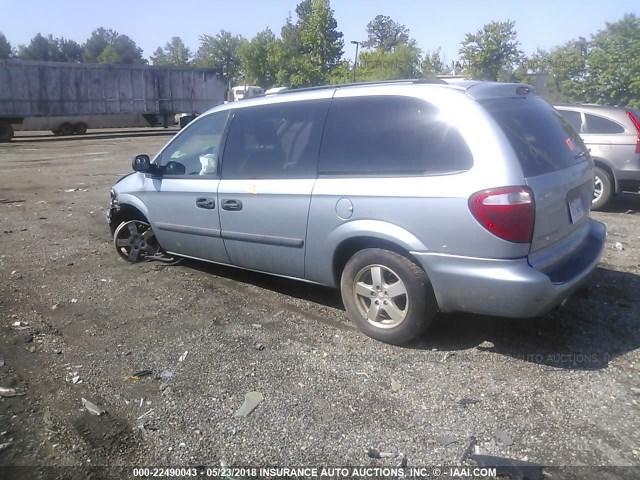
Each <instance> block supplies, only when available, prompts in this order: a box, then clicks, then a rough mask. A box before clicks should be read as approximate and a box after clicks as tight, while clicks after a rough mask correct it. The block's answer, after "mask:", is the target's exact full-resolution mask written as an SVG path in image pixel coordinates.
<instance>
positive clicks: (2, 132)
mask: <svg viewBox="0 0 640 480" xmlns="http://www.w3.org/2000/svg"><path fill="white" fill-rule="evenodd" d="M12 138H13V126H12V125H11V123H9V122H5V121H4V120H3V121H0V143H3V142H10V141H11V139H12Z"/></svg>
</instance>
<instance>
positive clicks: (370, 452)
mask: <svg viewBox="0 0 640 480" xmlns="http://www.w3.org/2000/svg"><path fill="white" fill-rule="evenodd" d="M367 455H368V456H369V458H396V457H397V456H398V452H381V451H380V450H378V449H376V448H373V447H369V450H367Z"/></svg>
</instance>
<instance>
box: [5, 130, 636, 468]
mask: <svg viewBox="0 0 640 480" xmlns="http://www.w3.org/2000/svg"><path fill="white" fill-rule="evenodd" d="M174 133H175V130H163V129H148V130H145V131H143V132H142V131H116V132H114V131H102V132H97V133H90V134H89V135H86V136H84V137H81V138H78V137H75V138H74V137H71V138H60V137H53V136H51V135H50V134H44V133H42V134H33V133H31V134H29V135H27V132H23V133H22V134H18V136H17V137H16V138H15V139H14V141H12V142H11V143H9V144H0V169H1V171H2V174H1V176H0V240H1V243H0V245H1V247H0V279H1V281H0V329H1V330H0V331H1V335H0V359H2V360H1V361H0V363H1V364H2V366H1V367H0V386H2V387H7V388H14V389H15V390H16V392H17V393H24V395H21V396H16V397H0V465H4V466H34V465H36V466H57V467H68V466H84V468H86V467H87V466H89V465H121V466H124V467H127V468H128V467H130V466H152V465H153V466H183V467H184V466H195V465H207V466H219V465H220V464H221V462H223V463H224V464H225V465H228V466H267V465H279V466H345V465H348V466H367V467H396V466H398V465H401V464H403V465H408V466H409V467H413V466H425V465H456V466H464V465H467V466H474V465H475V463H474V461H472V460H471V459H470V458H469V456H468V455H467V454H468V453H469V452H471V453H475V454H488V455H498V456H501V457H508V458H512V459H517V460H524V461H529V462H536V463H540V464H542V465H546V466H579V465H582V466H619V467H637V466H638V465H639V464H640V433H639V432H638V426H639V425H640V416H639V415H638V412H639V409H638V402H639V401H640V379H639V374H640V355H639V347H640V332H639V329H638V327H639V326H640V318H639V315H638V311H639V308H638V307H639V297H638V292H640V288H639V287H640V282H639V278H640V277H639V276H638V274H639V272H640V248H639V247H640V228H639V227H640V214H638V212H639V211H640V195H633V194H626V195H624V196H623V197H621V198H620V199H618V200H617V201H616V202H615V203H614V205H613V206H612V207H611V208H610V209H609V211H607V212H599V213H598V212H594V213H592V216H593V217H594V218H597V219H598V220H601V221H603V222H605V223H606V224H607V227H608V231H609V236H608V243H607V249H606V253H605V255H604V257H603V259H602V263H601V264H600V267H599V268H598V270H597V271H596V273H595V275H594V277H593V279H592V281H591V282H590V284H589V285H588V287H587V288H586V289H584V290H583V291H581V292H580V293H579V294H578V295H577V296H576V297H574V298H572V299H570V301H569V302H568V303H567V305H566V306H565V307H564V308H563V309H561V310H555V311H553V312H551V313H550V314H548V315H546V316H545V317H543V318H539V319H535V320H526V321H515V320H505V319H497V318H492V317H480V316H472V315H459V314H458V315H453V314H450V315H442V316H440V317H439V318H438V319H437V320H436V322H435V325H434V327H433V328H432V329H431V330H430V331H429V332H428V334H427V336H426V337H425V338H424V339H422V340H420V341H419V342H417V343H414V344H412V345H409V346H407V347H404V348H401V347H393V346H388V345H385V344H382V343H380V342H376V341H374V340H371V339H369V338H367V337H365V336H364V335H362V334H360V333H359V332H358V331H357V330H356V329H355V328H354V326H353V325H352V324H351V323H350V322H349V320H348V319H347V317H346V314H345V312H344V309H343V307H342V304H341V301H340V296H339V294H338V292H336V291H333V290H329V289H325V288H321V287H316V286H310V285H307V284H303V283H297V282H293V281H288V280H284V279H278V278H272V277H269V276H266V275H259V274H253V273H247V272H240V271H236V270H233V269H230V268H223V267H218V266H214V265H209V264H205V263H199V262H191V261H190V262H187V263H185V264H183V265H181V266H164V265H161V264H158V263H146V264H140V265H131V264H127V263H126V262H124V261H123V260H121V259H120V258H119V257H118V256H117V254H116V252H115V251H114V248H113V246H112V243H111V239H110V235H109V230H108V227H107V224H106V221H105V213H106V211H105V209H106V207H107V204H108V195H109V188H110V186H111V184H112V183H113V182H114V181H115V180H116V179H117V178H118V176H119V175H120V174H124V173H126V172H128V171H129V170H130V159H131V158H132V156H133V155H134V154H137V153H150V154H152V153H154V152H156V151H157V150H158V149H159V148H160V147H161V146H162V145H163V144H164V143H165V142H166V141H168V139H169V138H170V135H172V134H174ZM617 242H620V243H621V244H622V250H619V249H616V245H615V244H616V243H617ZM618 248H619V246H618ZM144 370H151V371H152V373H151V374H150V375H147V376H142V377H141V378H132V376H133V375H134V374H135V373H137V372H140V371H144ZM165 370H168V371H169V372H171V374H172V375H171V377H170V378H164V379H159V378H157V377H158V375H159V374H160V372H162V371H165ZM165 374H166V375H168V374H167V372H165ZM247 392H260V393H261V394H262V396H263V398H264V400H263V401H262V403H260V404H259V405H258V406H257V408H256V409H255V410H254V411H253V413H251V414H250V415H249V416H248V417H246V418H245V417H238V416H235V413H236V411H237V410H238V409H239V408H240V406H241V405H242V403H243V401H244V398H245V394H247ZM82 398H85V399H87V400H89V401H91V402H93V403H94V404H96V405H98V406H99V407H100V408H102V409H104V410H105V413H104V414H103V415H100V416H96V415H92V414H91V413H89V412H88V411H87V410H86V409H85V408H83V403H82V400H81V399H82ZM471 437H474V438H475V442H474V441H473V440H472V438H471ZM5 443H7V444H8V445H6V446H4V447H3V446H2V444H5ZM370 448H373V449H376V450H378V451H380V452H391V453H393V455H392V456H389V457H386V456H385V458H381V459H379V458H371V456H370V455H369V454H368V450H369V449H370ZM372 453H373V452H372ZM60 471H64V469H63V470H60ZM545 471H546V474H547V475H551V476H552V478H567V477H568V476H569V475H570V474H571V472H573V473H574V474H575V475H576V478H591V475H594V477H593V478H625V477H626V478H631V477H632V476H634V475H640V470H639V469H635V470H634V469H633V468H627V469H624V468H623V469H621V470H619V471H614V470H608V471H607V472H602V471H600V472H598V473H597V474H596V473H595V472H596V471H595V470H594V469H593V468H592V469H588V468H586V467H585V468H584V469H583V470H579V469H577V468H576V469H574V470H571V469H568V470H562V471H561V473H560V474H556V475H553V474H552V473H548V472H553V468H551V469H546V470H545ZM54 472H56V470H47V471H43V472H42V473H41V475H42V477H43V478H45V477H51V476H53V475H54ZM450 473H451V476H455V475H454V473H452V472H450ZM11 474H12V475H13V476H14V477H15V478H18V477H20V476H21V475H22V477H23V478H33V476H34V475H35V474H34V472H33V471H29V470H12V471H11ZM607 475H608V476H607ZM616 475H620V476H619V477H618V476H616ZM0 476H2V475H0ZM6 478H9V477H6ZM121 478H122V477H121ZM636 478H637V477H636Z"/></svg>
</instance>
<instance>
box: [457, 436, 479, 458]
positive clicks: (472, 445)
mask: <svg viewBox="0 0 640 480" xmlns="http://www.w3.org/2000/svg"><path fill="white" fill-rule="evenodd" d="M476 443H478V440H477V439H476V437H474V436H473V435H471V436H470V437H469V440H467V448H465V449H464V452H462V456H461V457H460V463H464V462H466V461H467V458H470V457H471V454H472V453H473V449H474V448H475V447H476Z"/></svg>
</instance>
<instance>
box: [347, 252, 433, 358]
mask: <svg viewBox="0 0 640 480" xmlns="http://www.w3.org/2000/svg"><path fill="white" fill-rule="evenodd" d="M340 290H341V292H342V301H343V302H344V306H345V308H346V309H347V313H348V314H349V316H350V317H351V319H352V320H353V322H354V323H355V324H356V325H357V326H358V328H359V329H360V330H362V331H363V332H364V333H365V334H366V335H368V336H369V337H371V338H375V339H376V340H380V341H382V342H385V343H391V344H395V345H400V344H404V343H407V342H409V341H411V340H414V339H416V338H418V337H419V336H421V335H422V334H423V333H424V332H425V331H426V330H427V328H428V327H429V325H430V324H431V322H432V320H433V318H434V317H435V315H436V312H437V309H438V306H437V302H436V299H435V295H434V294H433V289H432V288H431V284H430V282H429V279H428V278H427V274H426V273H425V272H424V271H423V270H422V269H421V268H420V267H418V266H417V265H416V264H415V263H413V262H412V261H411V260H409V259H408V258H406V257H403V256H402V255H400V254H398V253H395V252H392V251H389V250H383V249H379V248H369V249H365V250H360V251H359V252H357V253H356V254H355V255H353V256H352V257H351V258H350V259H349V261H348V262H347V264H346V266H345V268H344V270H343V272H342V279H341V282H340Z"/></svg>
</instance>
